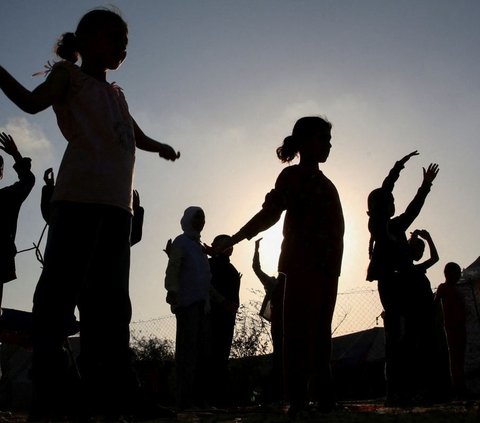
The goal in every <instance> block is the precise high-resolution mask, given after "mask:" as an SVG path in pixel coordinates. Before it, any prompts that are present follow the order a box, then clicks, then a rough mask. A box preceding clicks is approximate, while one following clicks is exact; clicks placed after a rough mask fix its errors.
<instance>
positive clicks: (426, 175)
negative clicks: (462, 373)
mask: <svg viewBox="0 0 480 423" xmlns="http://www.w3.org/2000/svg"><path fill="white" fill-rule="evenodd" d="M439 170H440V169H439V167H438V164H437V163H430V165H429V166H428V168H427V169H426V170H425V168H423V181H424V182H429V183H432V182H433V180H434V179H435V178H436V177H437V175H438V171H439Z"/></svg>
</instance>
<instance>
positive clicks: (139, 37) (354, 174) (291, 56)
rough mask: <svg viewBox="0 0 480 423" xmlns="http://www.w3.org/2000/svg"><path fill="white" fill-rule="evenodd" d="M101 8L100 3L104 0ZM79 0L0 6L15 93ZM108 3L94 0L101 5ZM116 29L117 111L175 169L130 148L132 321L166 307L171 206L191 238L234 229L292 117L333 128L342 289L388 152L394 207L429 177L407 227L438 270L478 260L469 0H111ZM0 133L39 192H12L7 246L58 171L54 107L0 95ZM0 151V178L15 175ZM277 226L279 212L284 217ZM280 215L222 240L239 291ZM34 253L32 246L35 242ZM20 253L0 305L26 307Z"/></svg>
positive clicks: (273, 257)
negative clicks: (199, 211) (189, 212)
mask: <svg viewBox="0 0 480 423" xmlns="http://www.w3.org/2000/svg"><path fill="white" fill-rule="evenodd" d="M108 4H110V3H108ZM102 5H103V3H102V2H94V1H89V0H88V1H82V2H78V1H60V0H44V1H42V2H33V1H28V0H24V1H13V0H3V1H2V3H1V9H2V14H1V17H0V23H1V25H0V52H1V53H2V62H1V64H2V66H4V67H5V68H6V69H7V70H8V71H9V72H11V73H12V74H13V75H14V77H16V78H17V79H18V80H19V81H20V82H21V83H22V84H24V85H25V86H26V87H28V88H29V89H33V88H34V87H35V86H36V85H38V84H39V83H40V82H41V81H42V79H41V77H35V78H32V77H31V75H32V74H33V73H34V72H36V71H38V70H41V69H42V67H43V65H44V64H46V63H47V61H49V60H50V61H52V59H55V58H54V56H53V54H52V46H53V44H54V42H55V40H56V38H57V37H58V36H59V35H60V34H61V33H62V32H66V31H74V30H75V27H76V24H77V22H78V20H79V19H80V17H81V16H82V15H83V14H84V13H86V12H87V11H88V10H90V9H92V8H94V7H97V6H102ZM105 5H107V3H105ZM114 5H115V6H117V7H118V8H119V9H120V11H121V13H122V15H123V17H124V18H125V20H126V21H127V22H128V24H129V39H130V42H129V46H128V57H127V59H126V61H125V63H124V64H123V65H122V67H121V68H120V69H119V70H118V71H116V72H111V73H109V75H108V80H109V81H116V83H117V84H118V85H119V86H121V87H122V88H123V90H124V93H125V95H126V98H127V101H128V103H129V107H130V111H131V113H132V116H134V117H135V119H136V121H137V122H138V123H139V124H140V126H141V127H142V129H143V130H144V131H145V132H146V133H147V134H148V135H149V136H151V137H152V138H155V139H158V140H159V141H161V142H166V143H168V144H170V145H171V146H172V147H174V148H175V149H178V150H180V151H181V154H182V156H181V158H180V160H178V161H177V162H175V163H170V162H166V161H165V160H163V159H159V158H158V157H156V156H155V155H153V154H149V153H145V152H142V151H139V150H137V163H136V171H135V188H136V189H138V190H139V192H140V197H141V202H142V205H143V206H144V207H145V224H144V237H143V240H142V241H141V243H139V244H138V245H136V246H134V247H133V249H132V266H131V298H132V304H133V320H134V321H137V320H148V319H152V318H156V317H160V316H164V315H168V314H170V311H169V307H168V305H167V304H166V302H165V294H166V292H165V289H164V287H163V280H164V274H165V268H166V263H167V260H166V255H165V253H164V252H163V248H164V246H165V243H166V242H167V240H168V239H169V238H174V237H175V236H177V235H178V234H179V233H180V231H181V229H180V224H179V221H180V218H181V216H182V214H183V210H184V209H185V208H186V207H188V206H190V205H198V206H201V207H202V208H203V209H204V210H205V213H206V226H205V229H204V231H203V233H202V240H203V241H204V242H206V243H208V244H210V243H211V241H212V240H213V238H214V237H215V236H216V235H218V234H220V233H227V234H233V233H234V232H236V231H237V230H238V229H239V228H240V227H241V226H242V225H243V224H244V223H246V222H247V220H248V219H249V218H250V217H252V216H253V215H254V214H255V213H256V212H257V211H258V210H259V209H260V207H261V205H262V203H263V199H264V196H265V194H266V193H267V192H268V191H269V190H270V189H271V188H272V187H273V184H274V182H275V179H276V177H277V175H278V174H279V173H280V171H281V170H282V169H283V167H284V166H285V165H282V164H281V163H280V161H279V160H278V159H277V158H276V155H275V149H276V148H277V147H278V146H279V145H280V144H281V142H282V140H283V138H284V137H286V136H287V135H289V134H290V133H291V129H292V127H293V124H294V123H295V121H296V120H297V119H298V118H300V117H301V116H305V115H322V116H325V117H327V118H328V119H329V120H330V121H331V122H332V124H333V129H332V145H333V147H332V151H331V154H330V157H329V159H328V161H327V163H325V165H322V166H321V167H320V168H321V170H322V171H323V172H324V173H325V174H326V175H327V177H329V178H330V179H331V180H332V181H333V182H334V184H335V185H336V187H337V189H338V191H339V194H340V197H341V200H342V206H343V210H344V215H345V222H346V234H345V253H344V258H343V268H342V276H341V279H340V286H339V291H340V292H346V291H349V290H352V289H357V288H364V289H372V288H376V284H375V283H374V284H372V283H369V282H366V281H365V273H366V267H367V265H368V239H369V234H368V229H367V215H366V198H367V195H368V193H369V192H370V191H371V190H372V189H374V188H376V187H378V186H380V184H381V182H382V181H383V178H384V177H385V176H386V175H387V173H388V171H389V170H390V168H391V167H392V166H393V164H394V162H395V161H396V160H398V159H400V158H401V157H403V156H404V155H405V154H407V153H409V152H411V151H413V150H418V151H419V153H420V155H419V156H418V157H414V158H412V159H411V160H410V161H409V162H408V164H407V166H406V168H405V169H404V170H403V172H402V174H401V176H400V179H399V181H398V183H397V184H396V186H395V190H394V195H395V199H396V207H397V213H400V212H401V211H403V210H404V209H405V207H406V205H407V204H408V202H409V201H410V200H411V199H412V198H413V196H414V194H415V193H416V190H417V188H418V187H419V186H420V183H421V181H422V167H427V166H428V164H429V163H431V162H436V163H438V164H439V165H440V172H439V175H438V177H437V179H436V180H435V182H434V184H433V187H432V191H431V193H430V194H429V196H428V198H427V200H426V203H425V206H424V208H423V210H422V213H421V214H420V216H419V218H418V219H417V221H416V222H415V223H414V224H413V225H412V227H411V228H410V229H411V230H412V231H413V230H414V229H416V228H421V229H427V230H428V231H429V232H430V233H431V235H432V237H433V240H434V242H435V244H436V246H437V249H438V251H439V255H440V262H439V263H438V264H436V265H435V266H434V267H433V268H432V269H431V270H429V272H428V276H429V279H430V281H431V284H432V287H434V288H435V287H436V286H438V285H439V284H440V283H441V282H443V266H444V265H445V264H446V263H447V262H449V261H456V262H458V263H459V264H460V266H461V267H462V268H465V267H467V266H469V265H470V264H471V263H472V262H473V261H474V260H475V259H476V258H477V257H478V256H479V255H480V247H479V246H478V240H479V238H480V228H479V225H478V223H477V219H478V217H477V213H478V210H479V209H480V207H479V200H478V187H477V181H478V172H479V171H478V152H479V148H478V134H479V133H480V130H479V129H480V128H479V120H478V113H479V111H480V92H479V91H480V84H479V78H478V75H479V74H480V72H479V68H480V61H479V59H478V52H477V50H478V43H479V40H480V28H479V26H478V19H479V18H480V3H478V2H476V1H473V0H471V1H458V2H455V4H452V3H451V2H450V1H446V0H444V1H442V0H439V1H433V0H432V1H428V0H425V1H421V2H418V1H404V2H385V1H380V0H367V1H364V2H358V1H348V0H346V1H342V2H335V1H327V0H325V1H314V0H311V1H310V0H304V1H298V2H291V1H283V0H278V1H277V0H275V1H273V0H265V1H263V2H255V1H253V0H252V1H250V0H246V1H242V2H238V1H230V0H206V1H202V2H196V1H193V0H192V1H190V0H189V1H178V2H169V1H153V0H144V1H142V2H135V1H128V0H122V1H116V2H114ZM0 111H1V112H0V131H4V132H7V133H10V134H11V135H12V136H13V137H14V138H15V140H16V141H17V144H18V146H19V149H20V151H21V153H22V154H24V155H26V156H30V157H31V158H32V166H33V171H34V173H35V175H36V179H37V181H36V185H35V187H34V189H33V192H32V193H31V195H30V196H29V198H28V199H27V200H26V202H25V203H24V205H23V207H22V210H21V213H20V217H19V228H18V233H17V248H18V249H19V250H21V249H24V248H29V247H31V246H32V243H33V242H37V241H38V237H39V236H40V233H41V230H42V228H43V226H44V222H43V221H42V217H41V215H40V192H41V187H42V186H43V180H42V177H43V171H44V170H45V169H46V168H48V167H53V168H54V171H55V174H56V173H57V171H58V166H59V163H60V160H61V157H62V154H63V151H64V150H65V146H66V144H65V140H64V139H63V137H62V136H61V134H60V132H59V130H58V128H57V125H56V122H55V117H54V114H53V112H52V111H51V110H48V111H45V112H42V113H40V114H38V115H35V116H30V115H27V114H25V113H23V112H21V111H20V110H19V109H17V108H16V107H15V106H14V105H13V104H12V103H11V102H10V101H9V100H7V98H6V97H5V95H4V94H3V93H2V94H0ZM2 156H4V159H5V177H4V179H3V180H2V181H0V187H4V186H6V185H7V184H10V183H12V182H13V181H14V180H15V174H14V171H13V170H12V164H13V163H12V160H11V158H10V157H6V155H5V154H2ZM282 221H283V219H282ZM282 221H281V222H279V223H278V224H277V225H275V227H273V228H271V229H270V230H268V231H266V232H264V233H262V234H259V236H258V237H255V238H254V239H253V240H252V241H250V242H248V241H243V242H242V243H240V244H239V245H238V246H236V247H235V250H234V253H233V256H232V263H233V264H234V265H235V266H236V267H237V269H238V270H239V272H241V273H242V274H243V278H242V287H241V299H242V301H246V300H248V299H249V298H250V297H251V295H252V294H250V290H251V289H261V286H260V283H259V282H258V280H257V279H256V277H255V275H254V274H253V272H252V270H251V260H252V256H253V251H254V243H253V241H254V240H255V239H257V238H260V237H262V238H263V241H262V244H261V250H260V254H261V262H262V267H263V268H264V270H265V271H266V272H267V273H270V274H275V273H276V265H277V258H278V254H279V248H280V242H281V227H282ZM43 246H44V243H43ZM40 271H41V269H40V264H39V263H38V262H37V261H36V259H35V256H34V254H33V253H25V254H20V255H19V256H18V257H17V275H18V279H17V280H16V281H14V282H11V283H9V284H7V285H6V286H5V294H4V300H3V306H4V307H6V308H17V309H20V310H27V311H29V310H31V303H32V296H33V291H34V288H35V285H36V282H37V280H38V277H39V275H40Z"/></svg>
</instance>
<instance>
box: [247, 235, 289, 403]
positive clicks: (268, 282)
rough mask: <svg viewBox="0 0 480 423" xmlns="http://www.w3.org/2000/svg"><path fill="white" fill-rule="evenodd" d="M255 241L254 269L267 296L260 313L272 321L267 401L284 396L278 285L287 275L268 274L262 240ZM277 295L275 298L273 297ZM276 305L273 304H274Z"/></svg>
mask: <svg viewBox="0 0 480 423" xmlns="http://www.w3.org/2000/svg"><path fill="white" fill-rule="evenodd" d="M261 240H262V238H260V239H257V240H256V241H255V252H254V254H253V260H252V269H253V271H254V273H255V275H256V276H257V278H258V279H259V280H260V282H261V283H262V285H263V287H264V289H265V298H264V300H263V303H262V307H261V310H260V315H261V316H262V317H263V318H264V319H267V320H268V321H270V322H271V326H270V333H271V335H272V344H273V363H272V372H271V375H270V380H269V386H268V388H267V391H266V398H267V401H272V402H275V401H279V400H281V399H282V398H283V390H284V386H283V385H284V383H283V382H284V380H283V379H284V378H283V364H282V363H283V352H282V351H283V308H282V307H281V304H282V303H283V302H282V300H281V298H280V297H281V296H282V295H283V289H281V288H280V289H278V288H277V287H278V285H279V283H280V281H281V283H280V285H281V286H282V287H284V284H285V275H284V274H283V273H280V274H279V275H278V277H275V276H270V275H267V274H266V273H265V272H264V271H263V270H262V267H261V265H260V251H259V250H260V241H261ZM274 296H275V299H273V297H274ZM273 303H274V304H275V305H276V306H273V305H272V304H273Z"/></svg>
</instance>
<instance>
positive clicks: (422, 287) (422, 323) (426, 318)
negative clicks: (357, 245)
mask: <svg viewBox="0 0 480 423" xmlns="http://www.w3.org/2000/svg"><path fill="white" fill-rule="evenodd" d="M425 242H426V243H427V245H428V248H429V253H430V254H429V258H428V259H426V260H424V261H422V262H420V260H421V259H422V258H423V255H424V251H425ZM408 243H409V246H410V251H411V255H412V259H413V261H414V263H415V262H416V263H415V264H414V266H413V269H412V273H411V276H410V277H409V278H407V279H406V280H405V284H406V285H407V286H406V293H407V296H408V298H407V304H406V312H405V326H406V329H405V330H406V335H407V347H406V348H407V352H408V353H409V354H411V362H412V367H411V368H410V369H409V371H410V374H411V380H412V381H414V382H415V385H413V387H412V391H413V392H414V393H415V394H416V397H415V401H416V402H417V403H418V402H427V403H428V402H432V401H433V402H435V401H443V400H446V399H447V397H448V395H449V393H450V387H449V381H448V375H447V374H446V372H445V369H446V366H445V357H446V356H445V349H444V343H443V342H442V341H443V340H442V338H441V336H440V331H439V327H438V326H439V325H438V322H437V316H436V308H435V305H434V300H433V291H432V288H431V285H430V281H429V279H428V277H427V274H426V273H427V270H428V269H429V268H430V267H432V266H433V265H434V264H435V263H437V262H438V260H439V257H438V252H437V249H436V247H435V244H434V242H433V239H432V237H431V236H430V234H429V232H428V231H426V230H425V229H422V230H419V229H416V230H415V231H413V232H412V235H411V237H410V239H409V240H408Z"/></svg>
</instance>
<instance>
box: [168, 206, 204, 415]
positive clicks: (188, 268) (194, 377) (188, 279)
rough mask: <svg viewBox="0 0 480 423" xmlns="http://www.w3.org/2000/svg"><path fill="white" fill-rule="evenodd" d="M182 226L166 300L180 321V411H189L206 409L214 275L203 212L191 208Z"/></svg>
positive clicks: (170, 252) (170, 258) (177, 342)
mask: <svg viewBox="0 0 480 423" xmlns="http://www.w3.org/2000/svg"><path fill="white" fill-rule="evenodd" d="M180 223H181V226H182V229H183V234H181V235H179V236H177V237H176V238H175V239H174V241H173V242H172V243H171V245H170V246H169V247H168V252H167V254H168V265H167V270H166V273H165V288H166V290H167V299H166V301H167V303H168V304H170V307H171V310H172V313H174V314H175V317H176V320H177V330H176V339H175V366H176V377H177V382H176V383H177V392H176V400H177V408H178V409H179V410H185V409H193V408H197V407H202V406H203V405H204V403H205V394H206V393H205V386H206V384H207V378H206V375H205V370H206V368H207V365H206V364H207V363H208V361H207V360H208V332H209V328H208V325H209V322H208V313H209V311H210V298H209V295H210V280H211V273H210V266H209V263H208V258H207V255H206V254H205V252H204V249H203V246H202V244H201V243H200V233H201V232H202V230H203V227H204V226H205V214H204V212H203V210H202V209H201V208H200V207H195V206H192V207H188V208H187V209H186V210H185V212H184V214H183V217H182V219H181V221H180Z"/></svg>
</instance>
